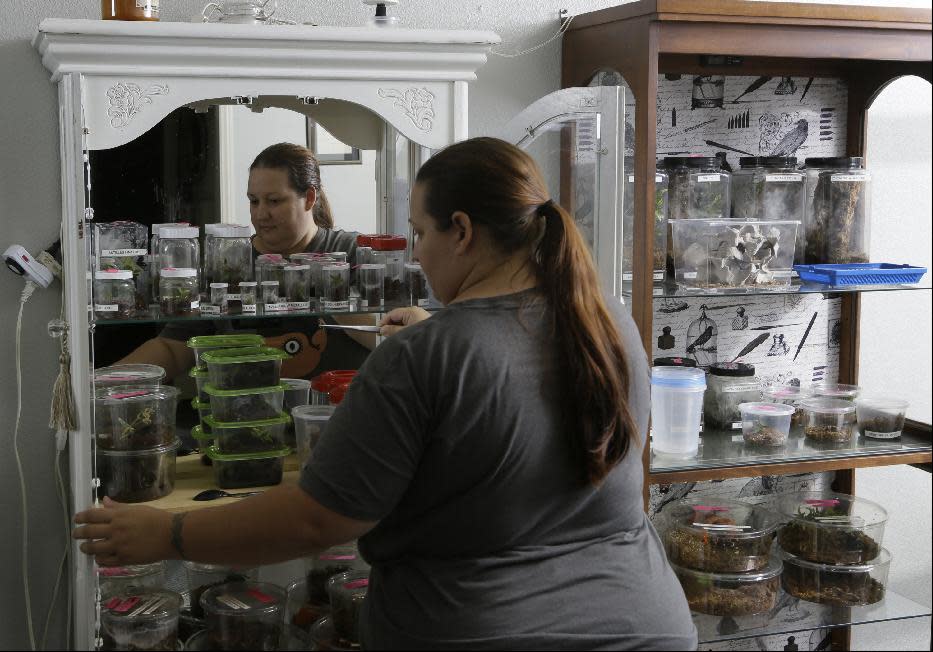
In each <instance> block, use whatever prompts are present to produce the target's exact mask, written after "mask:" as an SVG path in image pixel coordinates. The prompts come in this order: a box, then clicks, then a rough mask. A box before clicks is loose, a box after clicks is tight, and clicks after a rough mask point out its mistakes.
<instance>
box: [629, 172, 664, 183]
mask: <svg viewBox="0 0 933 652" xmlns="http://www.w3.org/2000/svg"><path fill="white" fill-rule="evenodd" d="M628 182H629V183H635V175H634V174H630V175H628ZM654 182H655V183H664V177H662V176H661V175H660V174H659V175H656V176H655V177H654Z"/></svg>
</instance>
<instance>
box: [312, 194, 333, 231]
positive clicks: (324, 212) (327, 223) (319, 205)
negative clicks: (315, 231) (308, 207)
mask: <svg viewBox="0 0 933 652" xmlns="http://www.w3.org/2000/svg"><path fill="white" fill-rule="evenodd" d="M312 216H313V217H314V223H315V224H317V225H318V226H319V227H321V228H322V229H332V228H334V215H333V213H331V211H330V202H329V201H327V195H325V194H324V189H323V188H321V187H320V186H318V189H317V199H316V200H315V202H314V210H313V212H312Z"/></svg>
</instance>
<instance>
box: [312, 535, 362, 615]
mask: <svg viewBox="0 0 933 652" xmlns="http://www.w3.org/2000/svg"><path fill="white" fill-rule="evenodd" d="M368 569H369V564H367V563H366V561H365V560H364V559H363V558H362V557H361V556H360V551H359V549H358V548H357V545H356V542H355V541H353V542H350V543H346V544H342V545H339V546H333V547H331V548H328V549H327V550H325V551H323V552H320V553H318V554H316V555H312V556H310V557H305V573H306V579H307V587H308V596H309V598H310V599H311V600H312V601H314V602H323V603H324V604H330V595H329V594H328V593H327V582H328V581H329V580H330V578H332V577H334V576H335V575H340V574H341V573H346V572H348V571H367V570H368Z"/></svg>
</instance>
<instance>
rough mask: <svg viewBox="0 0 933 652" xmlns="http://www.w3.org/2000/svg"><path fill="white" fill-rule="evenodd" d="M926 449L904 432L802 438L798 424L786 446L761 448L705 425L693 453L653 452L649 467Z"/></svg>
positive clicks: (800, 459)
mask: <svg viewBox="0 0 933 652" xmlns="http://www.w3.org/2000/svg"><path fill="white" fill-rule="evenodd" d="M929 450H931V442H930V440H929V439H928V438H924V437H923V436H921V435H915V434H911V433H908V432H905V433H904V434H903V435H901V437H900V438H899V439H895V440H881V439H867V438H865V437H863V436H861V435H859V436H857V437H854V438H853V440H852V441H851V442H848V443H845V444H821V443H814V442H811V441H809V440H807V439H806V438H804V436H803V430H802V428H801V427H799V426H798V427H792V428H791V431H790V436H789V438H788V440H787V443H786V445H784V446H775V447H773V448H765V447H762V446H754V445H750V444H746V443H745V440H744V438H743V437H742V432H741V431H736V430H728V431H726V430H716V429H713V428H706V429H704V430H703V431H702V432H701V433H700V449H699V451H698V452H697V454H696V456H694V457H689V458H676V457H671V456H667V455H663V454H659V453H653V454H652V456H651V467H650V468H651V473H671V472H675V471H695V470H700V469H716V468H727V467H737V466H753V465H758V464H787V463H791V462H803V461H808V460H827V459H839V458H849V457H864V456H871V455H882V454H888V453H906V452H918V451H929Z"/></svg>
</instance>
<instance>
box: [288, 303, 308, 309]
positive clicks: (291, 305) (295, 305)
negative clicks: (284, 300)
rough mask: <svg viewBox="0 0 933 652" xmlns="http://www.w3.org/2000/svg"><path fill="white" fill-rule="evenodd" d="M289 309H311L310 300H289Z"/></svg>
mask: <svg viewBox="0 0 933 652" xmlns="http://www.w3.org/2000/svg"><path fill="white" fill-rule="evenodd" d="M288 309H289V310H311V302H310V301H289V302H288Z"/></svg>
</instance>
